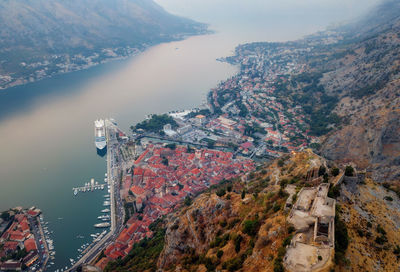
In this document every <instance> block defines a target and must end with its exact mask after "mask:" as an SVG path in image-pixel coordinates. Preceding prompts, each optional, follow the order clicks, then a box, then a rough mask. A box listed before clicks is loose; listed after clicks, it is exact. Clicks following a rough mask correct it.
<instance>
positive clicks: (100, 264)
mask: <svg viewBox="0 0 400 272" xmlns="http://www.w3.org/2000/svg"><path fill="white" fill-rule="evenodd" d="M108 262H109V260H108V258H107V257H103V258H101V259H100V261H98V262H97V263H96V267H98V268H100V269H101V271H103V270H104V268H106V265H107V264H108Z"/></svg>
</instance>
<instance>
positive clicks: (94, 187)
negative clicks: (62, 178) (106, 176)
mask: <svg viewBox="0 0 400 272" xmlns="http://www.w3.org/2000/svg"><path fill="white" fill-rule="evenodd" d="M105 187H107V184H106V183H103V184H99V183H98V182H97V181H96V182H95V181H94V179H93V178H92V179H91V180H90V183H86V184H85V186H82V187H73V188H72V191H73V192H74V195H77V194H78V192H90V191H94V190H104V188H105Z"/></svg>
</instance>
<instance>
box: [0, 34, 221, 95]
mask: <svg viewBox="0 0 400 272" xmlns="http://www.w3.org/2000/svg"><path fill="white" fill-rule="evenodd" d="M214 33H216V32H215V31H214V30H210V29H208V28H207V29H205V30H204V31H199V32H198V33H196V34H180V36H179V37H178V38H175V39H174V38H173V39H170V40H168V41H163V42H159V43H155V44H150V45H143V48H141V49H139V48H136V47H133V48H131V47H126V48H124V49H132V50H134V52H133V53H132V54H128V55H125V56H124V55H120V56H115V57H111V58H105V59H103V60H101V61H100V62H98V63H93V64H86V65H82V66H79V67H77V68H76V69H72V70H70V71H60V72H56V73H54V74H50V75H46V76H43V77H41V78H38V79H33V80H30V79H26V78H25V79H23V78H19V79H16V80H15V81H13V82H12V83H10V84H5V85H4V86H2V85H0V94H2V93H4V92H5V91H8V90H9V89H12V88H15V87H21V86H24V85H28V84H31V83H37V82H40V81H43V80H46V79H51V78H54V77H56V76H61V75H66V74H71V73H74V72H79V71H85V70H89V69H91V68H94V67H98V66H100V65H103V64H107V63H111V62H117V61H122V60H127V59H129V58H133V57H136V56H139V55H140V54H142V53H143V52H145V51H146V50H148V49H150V48H152V47H154V46H158V45H161V44H168V43H172V42H178V41H183V40H186V39H188V38H190V37H195V36H203V35H210V34H214ZM94 53H95V54H97V53H96V52H94ZM1 76H2V75H0V78H1ZM3 77H4V76H3Z"/></svg>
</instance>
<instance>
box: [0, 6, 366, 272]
mask: <svg viewBox="0 0 400 272" xmlns="http://www.w3.org/2000/svg"><path fill="white" fill-rule="evenodd" d="M158 2H160V4H162V5H164V6H165V7H166V8H167V9H168V10H169V11H171V12H173V13H176V14H180V15H186V16H191V17H192V18H194V19H197V20H201V21H204V22H209V23H210V24H211V28H214V29H216V30H217V33H216V34H214V35H206V36H197V37H191V38H189V39H187V40H184V41H180V42H173V43H168V44H161V45H158V46H155V47H152V48H150V49H148V50H147V51H146V52H144V53H142V54H141V55H139V56H136V57H133V58H131V59H127V60H123V61H117V62H112V63H108V64H104V65H101V66H97V67H94V68H91V69H89V70H86V71H79V72H75V73H71V74H66V75H60V76H57V77H54V78H52V79H46V80H43V81H40V82H37V83H33V84H28V85H24V86H20V87H15V88H11V89H8V90H4V91H0V135H1V136H0V137H1V141H0V152H1V153H0V210H4V209H7V208H10V207H14V206H17V205H21V206H25V207H30V206H33V205H34V206H37V207H39V208H41V209H42V211H43V214H44V217H45V220H46V221H49V222H50V224H49V228H50V230H52V231H54V235H53V237H54V243H55V247H56V261H55V262H56V265H55V266H53V268H51V269H50V271H54V270H55V269H56V268H61V267H65V266H66V265H69V258H75V257H76V256H77V255H78V252H77V249H78V248H79V247H80V246H81V245H82V244H83V243H86V242H88V241H90V240H91V237H90V234H91V233H95V232H97V231H98V230H96V229H94V227H93V224H95V223H97V216H98V215H100V210H101V209H103V206H102V203H103V195H104V194H106V191H97V192H90V193H80V194H78V196H76V197H74V196H73V194H72V187H73V186H78V185H83V184H84V183H85V182H89V180H90V178H95V179H96V180H97V181H100V182H102V181H103V179H104V173H105V172H106V163H105V159H104V158H100V157H99V156H97V154H96V149H95V147H94V143H93V140H94V139H93V121H94V120H95V119H96V118H101V117H113V118H115V119H116V120H117V122H118V123H119V124H120V126H121V127H122V128H123V129H125V130H128V127H129V126H130V125H132V124H134V123H136V122H138V121H140V120H141V119H143V117H144V116H145V115H146V114H150V113H162V112H166V111H170V110H175V109H186V108H192V107H194V106H197V105H199V104H201V103H202V102H203V101H204V99H205V97H206V93H207V92H208V91H209V89H210V88H212V87H214V86H215V85H216V84H217V83H218V82H219V81H221V80H224V79H226V78H228V77H230V76H232V75H234V74H235V72H236V71H237V68H236V67H233V66H230V65H228V64H225V63H221V62H217V61H216V58H219V57H223V56H227V55H231V54H232V53H233V50H234V48H235V46H236V45H237V44H239V43H243V42H250V41H257V40H269V41H276V40H288V39H295V38H299V37H301V36H303V35H305V34H310V33H313V32H314V31H317V30H320V29H323V28H324V27H326V26H328V25H329V24H331V23H333V22H336V20H337V19H338V18H339V19H340V20H347V19H350V18H352V17H354V16H356V15H357V14H360V12H361V11H363V10H365V6H368V5H365V4H364V7H363V9H360V10H357V12H349V11H348V10H345V11H343V8H341V7H340V4H341V3H342V1H337V4H336V5H335V4H334V3H333V1H328V2H329V3H330V2H332V3H331V5H333V7H335V9H333V8H332V6H323V5H322V6H320V5H317V6H316V7H313V9H312V12H311V10H309V7H308V6H304V5H300V6H299V7H297V9H296V10H294V9H293V7H292V6H291V5H290V3H291V1H290V0H286V1H284V3H285V5H286V6H285V5H282V6H277V5H276V4H273V2H276V1H257V0H251V1H245V2H246V3H249V4H248V5H247V6H246V8H243V6H242V4H241V3H240V1H236V0H234V1H232V0H219V1H214V0H213V1H203V0H201V1H200V0H199V1H197V0H192V1H185V2H183V1H181V2H180V3H178V1H176V0H163V1H161V0H159V1H158ZM302 2H303V1H302ZM304 2H306V3H308V2H310V3H309V4H311V2H313V1H312V0H307V1H304ZM350 2H351V3H353V2H354V3H357V2H358V3H365V2H364V1H361V0H360V1H355V0H354V1H350ZM367 2H368V3H369V4H371V3H372V2H374V1H367ZM189 3H190V4H189ZM268 3H270V6H268ZM346 3H349V2H346ZM235 5H236V6H235ZM348 7H349V6H347V8H348ZM316 11H319V13H316ZM307 13H310V14H314V16H311V15H310V16H305V15H307ZM251 14H253V15H254V16H253V17H252V18H251V16H250V15H251ZM343 14H345V16H344V15H343ZM218 15H220V16H218ZM305 18H307V19H305ZM79 235H82V236H84V238H83V239H82V238H78V237H77V236H79Z"/></svg>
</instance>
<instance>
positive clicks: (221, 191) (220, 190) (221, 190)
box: [215, 188, 226, 197]
mask: <svg viewBox="0 0 400 272" xmlns="http://www.w3.org/2000/svg"><path fill="white" fill-rule="evenodd" d="M215 194H216V195H217V196H219V197H222V196H224V195H225V194H226V191H225V189H224V188H222V189H219V190H218V191H217V192H216V193H215Z"/></svg>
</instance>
